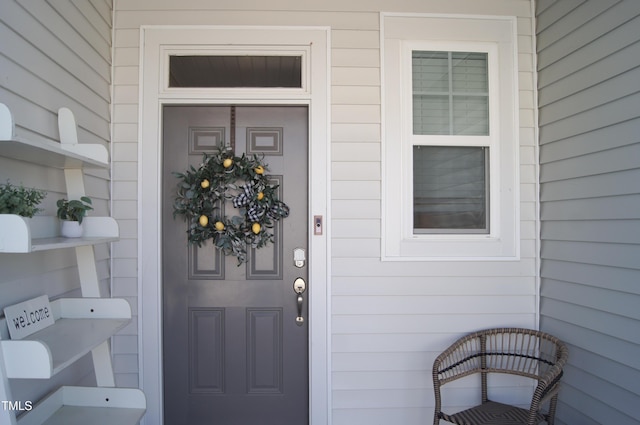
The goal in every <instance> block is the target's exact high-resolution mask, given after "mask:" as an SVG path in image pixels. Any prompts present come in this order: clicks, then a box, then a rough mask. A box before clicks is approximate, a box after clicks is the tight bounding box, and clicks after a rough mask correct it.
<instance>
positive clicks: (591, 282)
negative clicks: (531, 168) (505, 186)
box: [536, 0, 640, 425]
mask: <svg viewBox="0 0 640 425" xmlns="http://www.w3.org/2000/svg"><path fill="white" fill-rule="evenodd" d="M536 15H537V18H538V21H537V35H538V69H539V87H540V97H539V104H540V181H541V195H540V197H541V221H542V224H541V231H542V233H541V238H542V242H541V245H542V251H541V252H542V254H541V257H542V260H541V261H542V267H541V279H542V284H541V285H542V286H541V301H540V303H541V310H540V314H541V320H540V326H541V328H542V329H543V330H545V331H548V332H550V333H553V334H555V335H557V336H558V337H560V338H562V339H564V340H565V341H567V343H568V344H569V345H570V347H569V349H570V354H569V365H568V367H567V368H566V373H565V376H564V378H563V380H564V386H563V389H562V390H561V393H560V405H559V410H558V416H557V419H558V421H557V422H559V423H563V424H585V425H590V424H600V423H615V424H640V419H639V418H638V405H639V404H640V387H639V386H638V381H640V333H639V332H638V329H639V328H640V313H639V311H640V310H639V309H638V305H640V286H639V285H638V282H639V281H640V266H639V262H638V259H639V258H640V193H639V185H638V181H640V139H639V137H638V135H639V134H640V108H639V107H638V106H639V105H640V93H639V92H638V90H639V89H640V85H639V84H638V82H639V81H640V71H639V69H640V68H639V67H638V66H639V65H640V50H639V49H640V31H638V28H639V26H640V3H638V2H637V1H635V0H623V1H619V2H618V1H577V2H576V1H567V0H561V1H539V2H537V10H536Z"/></svg>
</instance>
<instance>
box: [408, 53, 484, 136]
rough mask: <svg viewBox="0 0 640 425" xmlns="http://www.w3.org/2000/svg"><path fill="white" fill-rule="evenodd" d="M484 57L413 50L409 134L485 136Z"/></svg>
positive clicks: (476, 54)
mask: <svg viewBox="0 0 640 425" xmlns="http://www.w3.org/2000/svg"><path fill="white" fill-rule="evenodd" d="M487 63H488V62H487V54H486V53H474V52H431V51H413V53H412V74H413V77H412V83H413V134H418V135H443V134H444V135H467V136H486V135H488V134H489V74H488V68H487Z"/></svg>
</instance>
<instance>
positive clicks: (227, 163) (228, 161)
mask: <svg viewBox="0 0 640 425" xmlns="http://www.w3.org/2000/svg"><path fill="white" fill-rule="evenodd" d="M232 165H233V159H231V158H227V159H225V160H224V161H222V166H223V167H224V168H229V167H231V166H232Z"/></svg>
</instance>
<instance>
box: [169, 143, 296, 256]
mask: <svg viewBox="0 0 640 425" xmlns="http://www.w3.org/2000/svg"><path fill="white" fill-rule="evenodd" d="M262 159H263V158H259V157H258V156H257V155H256V154H253V155H251V156H247V155H245V154H242V156H240V157H238V156H235V155H234V154H233V152H232V151H231V150H230V149H229V148H225V147H224V146H220V147H218V152H217V153H215V154H206V153H205V154H204V157H203V160H202V164H201V165H200V167H199V168H195V167H193V166H190V167H189V169H188V170H187V171H186V172H184V173H177V172H174V173H173V174H174V175H175V176H176V177H177V178H178V179H179V180H180V181H179V183H178V189H177V194H176V197H175V201H174V204H173V216H174V218H175V217H176V216H178V215H181V216H183V218H184V219H185V220H186V221H187V223H188V225H189V227H188V229H187V235H188V241H189V243H191V244H196V245H198V246H202V245H203V244H204V243H205V242H206V241H207V240H208V239H212V240H213V244H214V246H215V247H216V248H217V249H219V250H221V251H222V252H223V253H224V254H225V255H235V256H236V257H237V258H238V265H240V264H242V263H244V262H246V261H247V247H248V246H251V247H252V248H262V247H263V246H265V245H267V243H269V242H273V233H272V231H271V230H270V229H272V228H273V225H274V223H275V222H276V221H278V220H281V219H283V218H285V217H287V216H288V215H289V207H288V206H287V205H286V204H285V203H284V202H282V201H280V200H278V194H277V190H278V185H274V184H271V183H270V176H269V175H267V174H265V172H266V171H267V165H266V164H264V163H263V161H262ZM227 200H229V201H232V203H233V206H234V207H235V208H236V209H237V211H238V214H236V215H232V216H230V217H229V216H227V215H223V210H222V206H223V205H224V203H225V201H227Z"/></svg>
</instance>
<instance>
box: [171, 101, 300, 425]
mask: <svg viewBox="0 0 640 425" xmlns="http://www.w3.org/2000/svg"><path fill="white" fill-rule="evenodd" d="M307 119H308V111H307V107H300V106H295V107H294V106H291V107H290V106H261V107H258V106H255V107H254V106H238V107H234V108H232V107H230V106H165V107H164V109H163V176H164V180H163V214H162V217H163V223H162V232H163V235H162V252H163V254H162V258H163V354H164V356H163V357H164V406H165V412H164V414H165V424H167V425H189V424H214V425H234V424H238V425H251V424H261V425H269V424H273V425H288V424H291V425H294V424H295V425H299V424H305V423H308V354H307V350H308V323H307V322H305V323H304V324H303V325H302V326H298V324H297V323H296V320H295V318H296V316H297V315H298V311H297V303H296V297H297V294H295V293H294V291H293V282H294V280H295V279H296V278H297V277H302V278H304V279H307V266H306V264H305V266H304V267H302V268H297V267H295V266H294V262H293V250H294V249H295V248H303V249H305V250H306V249H307V242H308V241H307V238H308V236H307V235H308V231H307V222H308V213H307V205H308V200H307V199H308V197H307V169H308V167H307V157H308V154H307V140H308V129H307ZM232 138H233V139H234V141H235V151H236V155H238V156H240V155H241V154H242V153H243V152H246V153H247V154H253V153H256V154H258V155H260V156H262V155H264V156H265V159H264V162H265V163H266V164H267V165H268V170H267V174H269V175H270V176H272V178H273V179H274V181H275V182H277V183H278V184H279V185H280V187H279V189H278V190H279V198H280V199H281V200H282V201H284V202H286V203H287V205H289V207H290V209H291V211H290V215H289V217H287V218H285V219H283V220H282V221H279V222H278V223H277V224H276V225H275V227H274V228H273V229H272V230H273V232H274V239H275V243H274V244H272V245H268V246H267V247H264V248H261V249H258V250H254V249H251V250H250V251H249V255H248V261H247V263H246V264H242V265H239V266H238V264H237V259H236V258H235V257H233V256H230V257H225V256H223V255H221V253H220V252H219V251H218V250H216V249H215V248H214V247H213V246H212V244H211V243H207V244H206V245H205V246H203V247H200V248H199V247H196V246H188V242H187V234H186V229H187V225H186V223H185V222H184V221H182V219H181V218H177V219H175V220H174V219H173V216H172V215H173V206H172V205H173V198H174V196H175V190H176V184H177V179H176V178H175V177H173V175H172V174H171V173H172V172H174V171H178V172H182V171H184V170H186V169H187V168H188V167H189V165H193V166H194V167H197V166H199V164H200V163H201V162H202V154H203V152H209V151H211V149H214V150H215V148H216V146H217V145H218V143H219V142H220V140H225V141H226V142H227V143H229V141H230V140H231V139H232ZM223 208H224V213H225V215H227V216H232V215H236V214H237V211H234V210H235V209H234V207H233V205H232V204H231V203H230V202H227V203H225V205H224V206H223ZM307 294H308V292H306V293H305V294H304V296H305V298H306V295H307ZM306 306H307V302H306V301H305V303H304V311H303V316H304V317H305V319H306V318H307V312H306Z"/></svg>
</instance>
